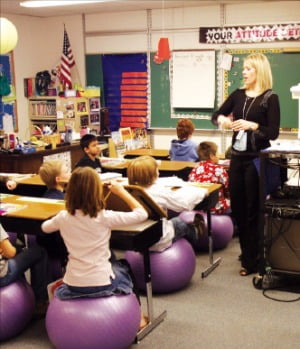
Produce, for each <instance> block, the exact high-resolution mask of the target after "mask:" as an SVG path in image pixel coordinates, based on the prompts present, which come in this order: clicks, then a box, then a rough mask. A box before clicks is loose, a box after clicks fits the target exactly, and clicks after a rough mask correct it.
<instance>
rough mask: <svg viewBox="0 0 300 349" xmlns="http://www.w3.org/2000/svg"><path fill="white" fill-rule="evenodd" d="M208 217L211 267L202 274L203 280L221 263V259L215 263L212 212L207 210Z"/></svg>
mask: <svg viewBox="0 0 300 349" xmlns="http://www.w3.org/2000/svg"><path fill="white" fill-rule="evenodd" d="M206 217H207V235H208V248H209V264H210V266H209V267H208V268H206V269H205V270H204V271H203V272H202V274H201V276H202V278H205V277H206V276H208V275H209V274H210V273H211V272H212V271H213V270H214V269H215V268H216V267H217V266H218V265H219V264H220V262H221V258H220V257H219V258H217V259H216V260H215V261H214V257H213V238H212V233H211V212H210V210H207V213H206Z"/></svg>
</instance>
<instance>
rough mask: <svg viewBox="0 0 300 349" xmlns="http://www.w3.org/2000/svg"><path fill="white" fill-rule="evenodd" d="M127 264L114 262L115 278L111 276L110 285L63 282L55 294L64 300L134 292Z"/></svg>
mask: <svg viewBox="0 0 300 349" xmlns="http://www.w3.org/2000/svg"><path fill="white" fill-rule="evenodd" d="M126 264H127V263H126ZM126 264H124V262H122V261H116V262H114V263H113V264H112V267H113V271H114V274H115V278H114V279H112V278H111V283H110V284H109V285H104V286H87V287H77V286H70V285H67V284H63V285H61V286H59V287H58V288H57V290H56V292H55V294H56V296H57V297H58V298H59V299H61V300H64V299H74V298H99V297H107V296H113V295H118V294H129V293H132V291H133V288H134V285H133V281H132V279H131V276H130V272H129V270H128V268H129V266H127V265H126Z"/></svg>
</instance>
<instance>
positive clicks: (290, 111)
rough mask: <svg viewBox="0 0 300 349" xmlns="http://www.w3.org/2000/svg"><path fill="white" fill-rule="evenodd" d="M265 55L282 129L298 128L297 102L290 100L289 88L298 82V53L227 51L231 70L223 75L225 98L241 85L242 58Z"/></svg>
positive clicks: (299, 71) (299, 67) (278, 50)
mask: <svg viewBox="0 0 300 349" xmlns="http://www.w3.org/2000/svg"><path fill="white" fill-rule="evenodd" d="M254 52H261V53H263V54H265V55H266V56H267V57H268V59H269V61H270V64H271V69H272V74H273V91H274V92H275V93H277V94H278V96H279V102H280V110H281V123H280V126H281V128H283V129H287V130H291V129H294V128H298V100H297V99H292V94H291V92H290V88H291V87H292V86H294V85H297V84H298V83H299V82H300V52H284V50H283V49H256V50H255V49H254V50H228V53H230V54H232V55H233V61H232V68H231V70H230V71H228V72H226V73H225V78H224V89H225V90H224V95H225V97H226V96H227V95H228V94H230V93H231V92H233V91H234V90H235V89H237V88H239V87H241V86H242V84H243V76H242V69H243V58H244V57H246V56H247V55H248V54H250V53H254Z"/></svg>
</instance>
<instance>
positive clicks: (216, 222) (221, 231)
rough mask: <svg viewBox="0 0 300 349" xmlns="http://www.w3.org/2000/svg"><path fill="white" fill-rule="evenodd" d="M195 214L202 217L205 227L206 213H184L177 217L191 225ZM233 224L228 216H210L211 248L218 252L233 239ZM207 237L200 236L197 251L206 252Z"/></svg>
mask: <svg viewBox="0 0 300 349" xmlns="http://www.w3.org/2000/svg"><path fill="white" fill-rule="evenodd" d="M196 213H200V214H202V215H203V217H204V220H205V224H206V225H207V218H206V213H204V212H202V211H184V212H181V213H180V215H179V217H180V218H181V219H182V220H183V221H185V222H186V223H192V222H193V220H194V216H195V214H196ZM233 231H234V227H233V223H232V219H231V218H230V216H228V215H221V214H212V215H211V233H212V239H213V248H214V249H215V250H220V249H223V248H225V247H226V246H227V245H228V243H229V241H230V240H231V239H232V237H233ZM208 245H209V244H208V236H207V234H206V235H204V236H202V237H201V238H200V240H199V243H198V246H197V249H198V250H199V251H208V248H209V247H208Z"/></svg>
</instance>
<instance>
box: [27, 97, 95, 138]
mask: <svg viewBox="0 0 300 349" xmlns="http://www.w3.org/2000/svg"><path fill="white" fill-rule="evenodd" d="M100 107H101V106H100V97H57V96H53V97H52V96H45V97H30V98H29V99H28V108H29V109H28V115H29V120H30V124H31V126H32V127H33V128H34V127H35V126H37V127H39V128H40V129H43V127H44V126H49V127H50V128H51V129H52V130H53V131H56V130H57V131H58V132H64V131H65V130H66V129H67V128H71V129H73V130H74V131H75V132H80V130H81V129H82V128H85V127H88V128H90V129H96V130H97V131H98V132H99V129H100Z"/></svg>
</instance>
